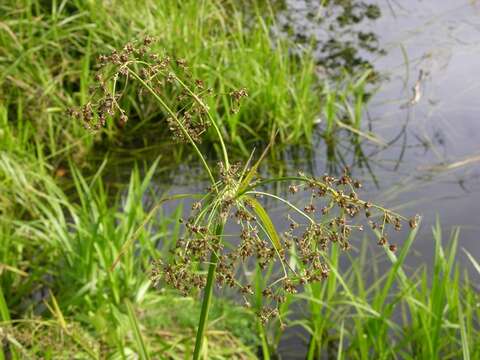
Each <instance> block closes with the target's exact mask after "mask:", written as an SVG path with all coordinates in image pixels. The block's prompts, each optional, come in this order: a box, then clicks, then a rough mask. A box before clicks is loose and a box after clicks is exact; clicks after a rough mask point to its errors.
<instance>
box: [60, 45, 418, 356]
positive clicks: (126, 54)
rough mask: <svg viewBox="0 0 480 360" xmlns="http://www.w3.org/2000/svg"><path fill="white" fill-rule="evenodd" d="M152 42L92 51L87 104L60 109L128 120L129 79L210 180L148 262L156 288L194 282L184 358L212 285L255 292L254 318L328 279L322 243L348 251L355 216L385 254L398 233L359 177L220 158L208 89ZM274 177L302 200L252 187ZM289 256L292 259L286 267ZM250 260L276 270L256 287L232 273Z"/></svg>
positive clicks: (85, 118) (203, 319) (93, 121)
mask: <svg viewBox="0 0 480 360" xmlns="http://www.w3.org/2000/svg"><path fill="white" fill-rule="evenodd" d="M152 41H153V40H152V39H151V38H148V37H147V38H145V39H144V40H143V42H141V43H129V44H127V45H126V46H125V47H124V48H123V49H121V50H119V51H117V50H114V51H113V52H112V53H110V54H109V55H102V56H100V57H99V63H100V70H99V72H98V74H97V76H96V79H97V86H96V88H95V89H94V92H93V96H92V99H91V101H89V102H88V103H86V104H85V105H83V106H82V107H81V108H80V109H72V110H71V111H70V114H71V115H72V116H73V117H74V118H75V119H77V120H78V121H81V122H82V123H83V124H84V126H85V127H86V128H87V129H89V130H93V131H94V130H97V129H99V128H101V127H103V126H105V124H106V123H107V122H108V121H110V120H112V119H114V120H116V121H117V122H118V123H119V124H120V125H122V124H124V123H125V122H126V121H127V120H128V114H127V111H126V110H124V109H123V107H122V106H121V103H122V95H123V92H124V91H125V89H126V88H127V87H129V86H134V87H135V88H136V89H137V91H138V92H140V93H142V96H150V97H153V98H154V99H155V101H156V102H157V103H158V105H159V107H160V108H161V109H162V111H164V112H165V113H166V114H167V116H168V117H167V120H166V123H165V124H166V126H168V128H169V129H170V131H171V133H172V136H173V138H174V139H175V140H176V141H178V142H187V143H189V144H190V145H191V146H192V147H193V149H194V152H195V153H196V155H197V156H198V158H199V159H200V161H201V163H202V165H203V167H204V169H205V171H206V173H207V175H208V178H209V179H210V182H211V184H210V187H209V188H208V189H207V191H205V192H204V193H203V194H197V195H195V196H194V197H195V198H196V202H195V203H194V205H193V206H192V212H191V214H190V216H189V217H188V218H187V219H184V220H183V222H184V228H185V229H184V236H183V238H182V239H180V240H179V241H177V242H176V244H175V246H174V248H173V249H172V254H173V256H169V260H168V262H165V263H164V262H163V261H162V260H161V259H158V261H156V262H155V264H154V265H153V269H152V280H153V281H154V282H155V283H156V284H157V285H158V284H163V283H164V284H167V285H169V286H171V287H173V288H176V289H178V290H179V291H180V292H181V293H183V294H185V295H186V294H190V293H191V292H193V291H194V290H201V289H203V291H204V292H203V302H202V311H201V315H200V320H199V323H198V328H197V338H196V344H195V351H194V355H193V357H194V359H198V358H200V357H201V354H202V344H203V341H204V336H205V329H206V325H207V320H208V314H209V309H210V302H211V297H212V293H213V288H214V285H215V284H218V285H219V286H228V287H231V288H236V289H238V291H239V292H240V293H241V294H242V296H243V297H244V299H245V303H246V304H247V306H248V305H250V302H251V301H253V300H254V299H258V298H260V299H261V301H260V306H257V315H258V317H259V321H260V323H261V324H264V323H266V322H268V321H269V320H270V319H272V318H277V317H279V315H280V312H279V310H278V309H279V307H281V306H282V304H283V303H284V302H285V301H286V298H287V296H288V295H289V294H293V293H296V292H297V289H298V288H299V287H301V286H306V285H309V284H314V283H317V282H320V281H322V280H324V279H326V278H327V277H328V274H329V272H330V270H331V269H330V268H329V266H328V261H327V260H326V258H325V256H326V253H327V251H328V249H329V247H330V246H331V244H338V246H340V247H341V248H342V249H343V250H348V249H349V248H350V236H351V235H352V234H353V233H354V232H355V231H362V230H363V225H362V224H361V221H359V220H357V218H358V216H360V215H363V216H365V217H366V218H367V219H368V218H370V217H371V216H372V211H376V212H377V213H378V214H376V215H377V216H379V219H380V221H379V222H374V221H372V220H368V221H369V224H370V226H371V227H372V229H376V230H377V231H379V233H380V240H379V245H381V246H384V247H387V248H388V249H390V251H392V252H394V251H395V249H396V248H395V245H393V244H389V242H388V240H387V231H388V229H387V228H388V227H391V228H392V229H394V230H399V229H400V227H401V223H402V221H404V220H406V219H405V218H404V217H403V216H401V215H399V214H396V213H395V212H393V211H391V210H389V209H386V208H384V207H382V206H379V205H375V204H371V203H370V202H368V201H365V200H362V199H360V198H359V196H358V195H357V190H358V189H359V188H360V187H361V184H360V183H359V182H358V181H356V180H354V179H352V178H351V177H350V174H349V171H348V169H345V171H344V172H343V174H342V175H341V176H340V177H338V178H335V177H332V176H328V175H325V176H323V177H322V178H314V177H311V176H307V175H305V174H303V173H302V172H300V173H299V174H298V175H296V176H287V177H279V178H267V179H262V178H260V177H259V176H258V173H257V170H258V168H259V166H260V163H261V161H262V159H263V158H264V156H265V154H266V152H267V151H268V147H267V149H266V150H265V151H264V152H263V153H262V155H261V156H260V157H259V158H258V159H257V160H256V161H254V159H253V153H252V155H251V156H250V158H249V159H248V161H247V162H246V164H244V165H241V164H239V163H235V164H232V163H230V160H229V156H228V150H227V146H226V144H225V142H224V140H223V135H222V132H221V130H220V128H219V126H218V124H217V123H216V121H215V119H214V118H213V116H212V115H211V112H210V109H209V107H208V106H207V105H206V101H205V97H206V96H213V94H212V91H210V90H209V89H208V88H205V86H204V83H203V81H202V80H201V79H196V78H194V77H193V76H192V74H191V73H190V72H189V69H188V64H186V62H185V61H184V60H182V59H171V58H170V57H168V56H166V55H161V56H160V55H157V54H156V53H154V52H152V51H150V49H149V47H150V45H151V43H152ZM230 96H231V102H232V104H233V106H232V108H237V107H238V103H239V101H240V100H241V99H242V98H244V97H247V96H248V94H247V91H246V90H245V89H240V90H233V91H231V92H230ZM210 127H212V128H213V130H212V131H213V132H214V133H215V134H216V135H217V139H218V146H219V148H220V150H221V151H220V152H221V154H222V160H221V161H220V162H219V164H218V166H217V167H215V168H214V167H212V166H211V165H210V164H209V162H208V161H207V159H206V157H205V154H203V153H202V152H201V150H200V148H199V147H198V143H199V142H200V141H201V138H202V135H203V134H204V133H205V132H206V131H208V129H209V128H210ZM273 141H274V140H273V136H272V142H273ZM276 182H289V183H290V186H289V190H290V192H291V193H292V194H295V193H297V192H298V191H306V192H308V193H309V197H308V201H307V203H306V204H304V206H302V208H299V207H298V206H296V205H294V204H293V203H292V202H290V201H289V200H288V198H282V197H279V196H277V195H275V194H272V193H269V192H265V191H262V186H264V185H266V184H270V183H276ZM187 196H188V195H180V196H177V197H176V198H178V197H187ZM263 197H268V198H272V199H274V200H276V201H279V202H280V203H282V204H285V205H286V206H287V207H288V209H289V212H291V214H290V213H289V214H288V216H287V220H288V223H289V225H288V227H289V228H288V230H286V231H285V232H284V233H283V234H280V233H279V232H277V230H276V228H275V226H274V225H273V222H272V220H271V218H270V215H269V213H268V212H267V211H266V210H265V208H264V207H263V205H262V204H261V202H260V201H259V199H260V198H263ZM231 222H234V223H235V222H236V223H237V224H238V226H239V232H238V234H239V235H238V236H239V238H240V241H239V243H237V244H235V243H234V242H232V241H228V239H229V237H230V236H231V235H232V234H227V233H226V231H225V229H226V225H228V224H229V223H231ZM411 225H412V226H414V224H413V223H412V224H411ZM129 245H130V244H125V246H129ZM122 254H123V252H121V253H120V255H119V257H120V256H122ZM117 259H118V258H117ZM249 259H253V261H249ZM294 261H295V262H296V263H298V264H299V265H298V266H293V265H292V264H293V263H294ZM116 262H117V260H115V261H114V263H113V265H112V270H113V269H114V268H115V264H116ZM252 263H253V266H255V268H256V269H257V270H256V272H257V274H261V272H262V271H264V270H266V271H267V272H271V271H272V270H273V269H274V264H275V263H277V264H278V267H279V268H280V271H279V274H280V275H278V276H277V277H269V282H268V283H266V282H263V283H261V285H259V283H258V281H257V282H256V284H252V283H251V282H250V281H249V280H248V279H242V278H241V277H240V276H238V275H237V273H236V269H237V268H238V266H239V265H240V264H243V266H245V267H248V266H249V264H252ZM205 266H207V269H205V268H204V267H205ZM257 280H258V278H257ZM256 303H257V305H258V304H259V302H258V301H257V302H256ZM279 320H280V321H281V320H282V319H281V317H280V319H279ZM260 331H262V327H261V326H260ZM262 339H263V346H262V349H263V353H264V356H265V357H266V358H268V357H269V348H268V344H267V341H266V337H265V336H264V335H263V336H262Z"/></svg>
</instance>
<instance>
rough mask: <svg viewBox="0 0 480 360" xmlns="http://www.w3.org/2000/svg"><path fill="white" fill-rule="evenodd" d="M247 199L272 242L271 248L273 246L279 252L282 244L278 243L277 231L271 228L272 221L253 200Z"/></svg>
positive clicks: (273, 227)
mask: <svg viewBox="0 0 480 360" xmlns="http://www.w3.org/2000/svg"><path fill="white" fill-rule="evenodd" d="M247 199H248V202H249V203H250V205H252V208H253V211H255V213H256V214H257V216H258V217H259V218H260V221H261V222H262V224H263V226H264V227H265V231H266V232H267V235H268V237H269V238H270V240H271V241H272V244H273V246H275V249H276V250H277V251H279V250H280V249H281V248H282V244H281V243H280V236H278V233H277V230H275V226H273V222H272V219H270V216H269V215H268V213H267V211H266V210H265V209H264V208H263V206H262V205H261V204H260V203H259V202H258V201H257V200H256V199H255V198H252V197H247Z"/></svg>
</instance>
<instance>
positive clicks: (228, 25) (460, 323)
mask: <svg viewBox="0 0 480 360" xmlns="http://www.w3.org/2000/svg"><path fill="white" fill-rule="evenodd" d="M248 3H249V5H250V10H248V11H247V10H245V4H242V3H241V2H236V1H234V0H231V1H225V2H216V1H210V0H205V1H181V2H178V1H173V0H168V1H163V2H161V3H159V2H154V1H148V0H145V1H141V2H134V1H124V2H117V1H113V2H108V3H106V2H105V3H101V2H84V1H71V2H70V1H68V2H67V1H60V2H51V3H49V2H41V1H27V0H24V1H19V2H13V1H7V3H6V4H2V5H0V9H1V11H2V15H1V16H2V17H1V19H0V70H1V74H0V91H1V92H0V96H1V100H2V102H1V103H0V126H1V127H0V139H1V142H0V359H10V358H11V359H23V358H26V359H28V358H47V359H48V358H51V359H55V358H93V359H103V358H113V359H117V358H118V359H133V358H140V359H153V358H155V359H156V358H162V359H163V358H165V359H184V358H192V357H193V358H194V359H200V358H203V359H207V358H208V359H231V358H237V359H254V358H264V359H270V358H275V356H277V354H278V353H280V351H281V350H282V348H284V347H287V348H288V349H286V350H285V351H284V354H286V355H285V356H287V358H288V354H289V353H296V352H298V351H299V349H298V346H297V345H291V344H290V345H289V342H288V336H289V335H290V334H292V332H295V333H297V334H302V335H304V336H305V341H304V343H303V345H302V346H303V347H304V348H305V349H306V351H305V353H306V357H307V358H308V359H320V358H322V357H325V356H327V357H328V358H337V359H342V358H358V359H369V358H372V357H375V358H411V359H418V358H421V359H434V358H462V357H463V358H464V359H474V358H477V357H479V356H480V343H479V340H478V339H479V336H478V335H479V330H480V329H479V325H478V316H479V312H480V307H479V306H478V304H479V301H480V299H479V296H478V291H477V290H476V289H475V287H474V285H473V283H472V282H471V280H470V278H469V276H470V274H469V273H467V272H464V270H463V269H462V268H461V267H460V264H459V263H458V262H457V260H456V251H457V241H458V236H459V232H458V231H454V232H453V234H452V237H451V240H450V244H449V246H448V247H447V248H445V247H444V246H443V245H442V233H441V228H440V225H439V224H437V226H436V227H435V228H434V229H433V238H434V249H433V251H434V255H435V258H434V263H433V269H429V268H427V267H426V266H424V267H421V268H418V269H410V268H408V267H407V266H406V260H407V255H408V254H409V253H410V250H411V247H412V244H413V242H414V239H415V237H416V234H417V231H418V228H419V225H420V218H418V217H413V218H410V219H407V218H404V217H403V216H402V215H400V214H397V213H396V212H394V211H393V210H390V209H388V208H384V207H382V206H380V205H377V204H372V203H370V202H368V201H365V200H362V199H361V198H360V197H359V195H358V194H357V192H359V189H360V188H361V183H360V182H358V181H356V180H354V179H353V178H352V176H351V173H350V171H349V169H348V168H345V169H344V170H343V171H342V172H341V173H340V174H338V175H336V176H329V175H325V176H323V177H319V178H316V177H313V176H310V175H306V174H305V173H304V172H299V173H298V174H296V175H285V176H273V177H262V176H261V175H260V173H261V171H260V169H261V166H262V163H263V161H264V160H265V158H266V157H267V154H268V153H269V152H274V151H275V150H272V148H275V146H276V144H279V143H283V144H288V143H290V144H292V145H295V144H298V143H304V145H306V146H307V147H308V146H309V144H310V141H311V137H312V133H313V132H314V128H315V127H318V131H321V134H322V136H323V137H324V139H325V140H326V143H327V144H330V145H329V149H330V150H329V154H328V156H329V159H330V160H331V161H335V151H336V150H335V142H336V141H337V139H338V137H339V130H340V129H343V130H345V131H347V133H348V137H349V138H350V141H351V143H352V144H353V147H354V149H355V152H356V155H358V156H359V157H362V156H363V154H362V152H361V147H360V144H361V141H362V140H364V139H365V140H367V141H374V142H375V141H377V139H376V138H375V136H374V135H373V134H369V133H366V132H364V131H363V130H362V127H361V122H362V114H363V107H364V102H365V101H367V100H368V96H369V95H368V91H367V87H368V86H367V84H368V81H369V80H368V79H369V76H370V75H371V73H372V72H371V69H370V70H369V69H366V68H362V71H358V74H357V75H352V74H346V75H345V77H343V78H342V77H340V78H336V79H335V80H334V82H333V83H328V82H327V81H326V80H324V81H321V80H319V78H318V74H317V73H316V66H317V64H316V62H315V60H314V58H313V56H312V55H311V53H310V52H309V51H307V50H304V51H302V52H301V53H300V54H297V53H296V52H292V51H291V49H292V48H293V47H294V46H295V45H294V43H292V42H291V41H290V40H289V39H278V38H273V37H272V34H271V29H272V27H273V26H274V25H275V21H276V15H275V10H276V7H275V5H276V4H274V3H269V2H265V3H264V2H256V1H249V2H248ZM347 3H350V2H347ZM324 5H325V6H327V5H328V4H326V3H325V4H324ZM347 5H348V4H347ZM347 8H348V6H347ZM354 8H355V7H354ZM365 9H366V11H367V10H368V11H370V12H371V11H373V10H372V9H371V8H365ZM374 15H375V14H374ZM365 16H368V15H365ZM372 16H373V15H372ZM132 39H138V40H132ZM140 39H141V40H140ZM125 44H126V45H125ZM79 104H81V106H78V105H79ZM318 123H320V124H318ZM258 143H260V144H261V145H262V147H263V148H264V151H263V153H261V154H258V153H255V152H253V151H252V150H251V149H252V148H253V146H254V145H255V144H258ZM209 148H212V149H214V151H211V150H210V149H209ZM161 149H168V153H166V152H165V151H159V150H161ZM111 151H118V152H121V154H128V155H129V156H128V157H127V156H125V158H127V159H126V161H128V164H129V171H128V173H129V180H128V182H127V184H121V183H120V184H119V183H117V182H116V181H115V179H113V178H112V177H110V176H109V175H108V172H107V169H108V168H109V166H111V165H110V162H111V160H110V156H109V153H110V152H111ZM137 151H140V154H141V155H142V156H143V155H149V157H150V158H151V157H153V158H157V159H156V160H155V161H154V162H153V165H152V164H151V161H138V158H137V157H136V156H135V153H136V152H137ZM185 153H186V154H187V155H188V154H192V157H196V158H197V160H198V162H199V163H200V166H201V167H202V168H203V170H204V173H205V177H204V178H206V179H208V181H209V182H210V184H209V186H208V188H207V189H205V190H198V191H193V190H192V192H194V193H178V192H177V191H176V189H173V190H174V191H173V192H169V191H168V189H165V188H163V187H160V188H159V183H158V182H156V181H155V179H156V177H157V176H159V173H161V172H162V171H165V170H164V169H162V168H161V167H160V165H159V163H160V162H162V160H166V161H171V159H173V158H175V159H180V161H182V160H183V159H184V156H185ZM152 154H153V155H152ZM159 154H160V156H159V157H157V155H159ZM162 157H163V158H162ZM233 158H240V159H242V161H241V162H236V161H235V162H233V160H232V159H233ZM99 159H100V161H99ZM218 159H220V160H218ZM147 160H148V158H147ZM184 161H185V162H186V161H187V160H184ZM215 161H218V164H217V165H212V164H215ZM166 171H168V170H166ZM305 172H306V171H305ZM278 183H286V184H288V195H285V196H282V195H281V194H279V193H275V192H273V191H271V188H270V187H269V185H272V184H278ZM202 186H203V182H202ZM299 194H303V195H304V196H302V200H301V201H298V199H297V197H298V195H299ZM265 200H273V201H275V202H277V203H279V204H281V205H283V206H285V208H282V213H281V220H280V221H277V219H274V218H273V213H272V212H270V208H269V207H267V206H266V203H265ZM405 225H407V226H405ZM364 227H366V228H370V229H371V231H365V232H363V228H364ZM405 228H410V230H409V231H408V233H407V231H405ZM393 231H398V232H399V234H402V235H405V237H406V239H405V240H404V241H403V242H401V243H400V244H398V245H397V244H394V243H392V242H391V240H390V235H391V233H392V232H393ZM360 240H362V242H361V243H360ZM372 243H374V244H378V246H380V248H381V249H383V250H385V251H381V254H380V255H378V254H377V255H375V254H376V252H375V251H373V250H372V249H371V247H370V245H369V244H372ZM345 250H350V251H349V252H345ZM342 253H343V254H344V256H341V254H342ZM386 259H388V264H385V263H384V260H386ZM469 259H470V261H471V262H472V264H473V266H474V268H475V269H476V270H478V271H479V272H478V274H479V275H480V266H479V265H478V263H477V262H476V260H475V258H474V257H473V256H471V255H469ZM475 275H476V274H475ZM232 290H234V291H232ZM217 292H218V294H219V295H222V296H214V293H217ZM199 299H201V301H199ZM239 303H240V304H239ZM240 305H246V306H240Z"/></svg>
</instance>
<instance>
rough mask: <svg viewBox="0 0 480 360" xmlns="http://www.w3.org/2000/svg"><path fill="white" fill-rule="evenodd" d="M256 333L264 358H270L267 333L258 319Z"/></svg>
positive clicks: (268, 359)
mask: <svg viewBox="0 0 480 360" xmlns="http://www.w3.org/2000/svg"><path fill="white" fill-rule="evenodd" d="M258 333H259V335H260V339H261V341H262V355H263V359H264V360H270V348H269V346H268V340H267V334H266V331H265V328H264V326H263V325H262V323H261V322H260V321H258Z"/></svg>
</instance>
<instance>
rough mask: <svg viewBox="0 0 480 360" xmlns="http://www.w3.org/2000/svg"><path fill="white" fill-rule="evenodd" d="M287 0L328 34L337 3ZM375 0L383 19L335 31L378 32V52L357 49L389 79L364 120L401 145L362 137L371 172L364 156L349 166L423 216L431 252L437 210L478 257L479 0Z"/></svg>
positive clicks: (290, 11) (424, 244) (422, 246)
mask: <svg viewBox="0 0 480 360" xmlns="http://www.w3.org/2000/svg"><path fill="white" fill-rule="evenodd" d="M286 3H287V9H286V10H285V12H286V15H284V16H283V18H281V20H282V21H288V22H289V23H290V24H293V25H292V27H293V28H297V29H299V31H303V33H306V34H308V36H309V37H312V36H314V37H316V38H318V39H319V40H320V43H321V41H322V39H325V38H327V39H328V38H329V36H330V35H329V33H328V32H325V30H324V28H325V26H324V25H325V24H324V23H320V24H318V22H317V21H316V18H318V17H322V16H328V15H330V16H335V15H336V14H338V13H339V12H338V11H335V10H333V11H332V12H331V13H330V14H328V13H325V10H322V8H321V7H320V6H319V5H318V3H320V2H318V1H287V2H286ZM354 3H355V2H354ZM368 4H376V5H378V8H379V9H380V14H381V15H380V17H378V18H377V19H374V20H371V19H368V18H366V17H365V18H364V19H363V20H362V21H360V22H359V23H358V24H354V25H351V26H348V25H347V26H346V27H345V28H344V29H342V30H341V31H337V33H339V35H338V36H337V38H339V39H340V41H344V42H346V41H351V39H354V38H355V37H356V38H358V36H357V35H358V33H359V32H363V33H368V32H372V33H373V34H375V35H376V37H377V38H376V39H375V41H371V43H370V45H372V46H371V48H373V51H369V50H366V49H361V48H360V50H359V52H358V54H357V55H358V57H361V58H362V59H364V60H366V61H368V62H370V63H371V64H372V66H373V68H374V69H375V71H377V72H379V73H380V74H381V75H384V76H386V77H388V80H386V81H383V82H382V83H381V85H380V87H379V89H378V90H377V91H376V92H375V95H374V96H373V98H372V99H371V101H370V102H369V104H368V107H367V108H368V109H367V111H366V112H365V114H364V117H365V119H364V125H365V126H364V127H365V130H368V129H369V128H370V129H371V130H372V131H373V133H375V134H378V137H379V138H380V139H381V141H383V142H385V143H387V144H390V143H391V142H393V141H394V143H393V144H390V145H388V146H386V147H382V146H373V145H372V144H368V141H365V142H364V145H363V150H364V152H365V154H366V155H367V158H368V160H369V161H368V163H369V165H370V169H371V173H373V175H372V174H371V173H370V171H367V169H366V167H365V165H364V166H363V169H362V167H361V166H359V165H360V164H359V163H358V162H355V161H353V162H352V161H351V162H349V165H350V164H352V163H353V164H354V172H355V175H356V176H360V177H361V178H363V179H364V181H365V182H366V183H367V193H368V197H370V198H373V199H374V200H377V201H378V202H380V203H387V204H388V205H390V206H393V207H396V208H398V209H399V210H401V212H402V213H406V214H414V213H419V214H421V215H422V216H423V226H422V231H421V232H420V236H419V238H418V240H417V242H416V245H415V248H416V249H417V250H418V251H419V252H420V253H422V254H424V255H428V254H429V253H430V252H431V246H432V238H431V235H430V227H431V225H432V224H433V223H434V222H435V217H436V215H438V216H439V218H440V219H441V223H442V226H443V228H445V229H448V228H451V227H452V226H454V225H459V226H461V227H462V231H461V239H460V247H464V248H465V249H467V250H468V251H469V252H471V253H472V254H473V255H474V256H475V257H476V258H480V237H479V236H478V230H479V229H480V116H479V115H480V1H471V0H470V1H469V0H422V1H419V0H402V1H393V0H390V1H387V0H385V1H377V2H374V1H369V2H368ZM376 49H381V50H383V51H384V52H385V54H383V55H382V54H380V53H379V51H378V50H376ZM322 55H323V53H322V52H321V51H319V53H318V56H319V57H320V58H321V57H322ZM420 74H421V75H420ZM413 87H416V88H417V94H420V95H417V99H416V100H415V101H414V102H415V104H411V105H410V104H409V105H407V104H408V103H409V101H411V100H412V99H413V98H414V92H413V89H412V88H413ZM418 90H419V91H418ZM417 100H418V101H417ZM321 125H322V124H321V123H320V124H319V126H321ZM325 154H326V147H325V145H324V144H323V143H322V142H319V143H318V145H317V146H316V150H315V160H316V164H315V172H316V174H317V175H320V174H322V173H324V172H325V171H327V170H328V169H329V166H328V163H327V162H326V159H325V158H326V156H325ZM347 157H348V153H347ZM355 163H356V165H357V166H355ZM373 177H374V178H375V181H376V182H377V186H375V181H374V179H373Z"/></svg>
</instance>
